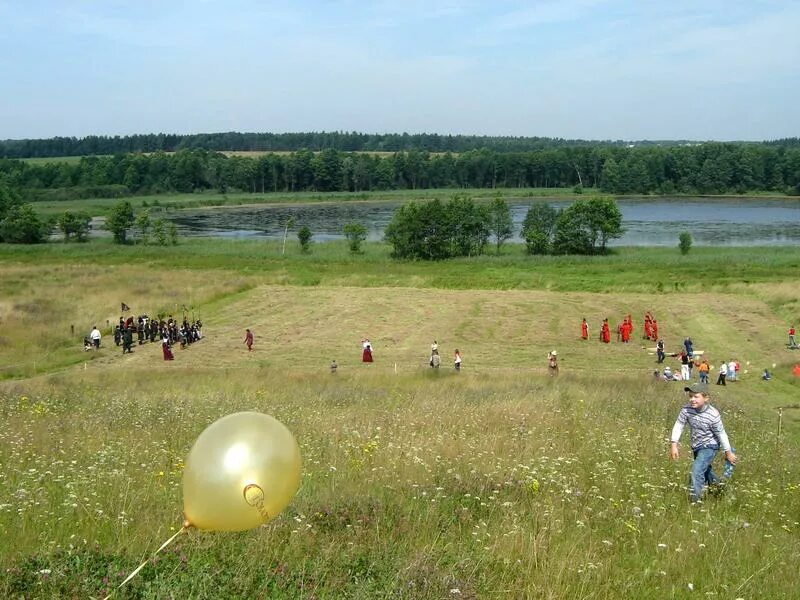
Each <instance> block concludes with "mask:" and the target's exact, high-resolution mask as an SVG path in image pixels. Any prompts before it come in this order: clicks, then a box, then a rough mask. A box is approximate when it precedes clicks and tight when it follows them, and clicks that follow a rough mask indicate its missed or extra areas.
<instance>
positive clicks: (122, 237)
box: [106, 200, 134, 244]
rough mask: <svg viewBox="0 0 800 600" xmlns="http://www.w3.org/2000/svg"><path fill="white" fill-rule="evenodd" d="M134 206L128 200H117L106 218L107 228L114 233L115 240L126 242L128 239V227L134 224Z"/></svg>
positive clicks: (121, 242)
mask: <svg viewBox="0 0 800 600" xmlns="http://www.w3.org/2000/svg"><path fill="white" fill-rule="evenodd" d="M133 223H134V216H133V207H132V206H131V203H130V202H128V201H127V200H122V201H120V202H117V203H116V204H115V205H114V207H113V208H112V209H111V214H110V215H109V216H108V219H106V229H108V230H109V231H110V232H111V233H112V234H113V235H114V241H115V242H116V243H118V244H124V243H125V242H126V241H127V235H128V229H129V228H130V227H131V226H133Z"/></svg>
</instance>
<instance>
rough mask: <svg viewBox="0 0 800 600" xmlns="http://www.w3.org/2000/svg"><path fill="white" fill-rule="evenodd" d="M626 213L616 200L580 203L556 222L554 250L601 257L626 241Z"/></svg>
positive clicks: (597, 199) (570, 208)
mask: <svg viewBox="0 0 800 600" xmlns="http://www.w3.org/2000/svg"><path fill="white" fill-rule="evenodd" d="M624 232H625V230H624V229H623V228H622V213H621V212H620V210H619V207H618V206H617V202H616V201H615V200H614V199H613V198H592V199H590V200H578V201H577V202H574V203H573V204H571V205H570V206H569V207H567V208H566V209H565V210H563V211H562V212H561V214H560V215H559V217H558V219H557V220H556V226H555V232H554V235H553V250H554V251H555V252H557V253H559V254H597V253H603V252H605V251H606V242H607V241H608V240H610V239H614V238H618V237H622V234H623V233H624Z"/></svg>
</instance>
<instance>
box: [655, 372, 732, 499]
mask: <svg viewBox="0 0 800 600" xmlns="http://www.w3.org/2000/svg"><path fill="white" fill-rule="evenodd" d="M683 389H684V391H686V392H688V393H689V403H688V404H687V405H686V406H684V407H683V408H682V409H681V412H680V413H678V418H677V420H676V421H675V425H673V427H672V435H671V436H670V441H671V442H672V443H671V446H670V457H671V458H672V460H677V459H678V457H679V456H680V453H679V450H678V441H679V440H680V438H681V434H682V433H683V428H684V427H685V426H686V424H687V423H688V424H689V427H690V428H691V430H692V438H691V443H692V454H693V455H694V463H693V464H692V471H691V474H690V475H689V486H690V488H691V491H690V494H689V497H690V499H691V501H692V502H693V503H694V502H699V501H700V500H701V499H702V497H703V492H704V490H705V487H706V486H707V485H713V484H716V483H719V477H717V475H716V473H714V470H713V468H712V463H713V462H714V457H715V456H716V455H717V452H718V451H719V449H720V447H721V448H722V450H724V452H725V459H726V461H727V463H729V464H730V465H731V466H732V465H735V464H736V455H735V454H734V453H733V450H732V448H731V443H730V441H729V440H728V434H727V433H725V427H724V426H723V424H722V417H720V414H719V411H718V410H717V409H716V408H714V407H713V406H711V404H709V393H708V384H706V383H695V384H693V385H690V386H687V387H685V388H683ZM726 471H728V468H727V466H726Z"/></svg>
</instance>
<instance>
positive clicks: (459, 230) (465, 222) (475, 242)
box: [446, 195, 489, 256]
mask: <svg viewBox="0 0 800 600" xmlns="http://www.w3.org/2000/svg"><path fill="white" fill-rule="evenodd" d="M446 213H447V218H448V220H449V227H448V230H449V233H450V238H451V249H450V254H451V255H452V256H473V255H480V254H483V249H484V246H486V242H487V240H488V239H489V224H488V223H489V211H488V208H487V207H486V206H478V205H477V204H475V202H473V200H472V198H469V197H468V196H466V195H456V196H455V197H454V198H453V199H452V200H450V202H448V203H447V206H446Z"/></svg>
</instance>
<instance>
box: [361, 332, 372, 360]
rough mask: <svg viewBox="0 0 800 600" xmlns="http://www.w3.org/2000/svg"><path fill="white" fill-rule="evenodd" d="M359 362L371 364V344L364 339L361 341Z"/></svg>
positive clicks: (367, 339)
mask: <svg viewBox="0 0 800 600" xmlns="http://www.w3.org/2000/svg"><path fill="white" fill-rule="evenodd" d="M361 348H362V351H361V362H365V363H371V362H372V344H371V343H370V341H369V338H364V339H363V340H361Z"/></svg>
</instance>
